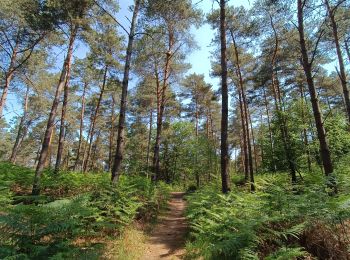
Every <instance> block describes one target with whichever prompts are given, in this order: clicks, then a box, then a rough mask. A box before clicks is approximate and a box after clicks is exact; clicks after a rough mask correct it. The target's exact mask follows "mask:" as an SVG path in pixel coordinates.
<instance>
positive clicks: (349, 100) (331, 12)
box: [324, 0, 350, 122]
mask: <svg viewBox="0 0 350 260" xmlns="http://www.w3.org/2000/svg"><path fill="white" fill-rule="evenodd" d="M324 2H325V5H326V8H327V11H328V16H329V18H330V21H331V25H332V32H333V37H334V44H335V49H336V51H337V56H338V63H339V73H338V75H339V78H340V82H341V85H342V89H343V96H344V101H345V108H346V112H347V115H348V121H349V122H350V96H349V89H348V87H347V79H346V72H345V65H344V59H343V54H342V50H341V46H340V42H339V36H338V25H337V22H336V21H335V11H336V8H331V6H330V5H329V1H328V0H324Z"/></svg>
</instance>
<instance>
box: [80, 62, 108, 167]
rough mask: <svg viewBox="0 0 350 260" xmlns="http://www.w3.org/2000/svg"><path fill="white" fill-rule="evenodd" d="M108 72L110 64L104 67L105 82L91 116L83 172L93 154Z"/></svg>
mask: <svg viewBox="0 0 350 260" xmlns="http://www.w3.org/2000/svg"><path fill="white" fill-rule="evenodd" d="M107 72H108V65H106V66H105V69H104V74H103V82H102V87H101V91H100V95H99V96H98V100H97V104H96V108H95V111H94V114H93V116H92V118H91V119H92V120H91V126H90V127H91V131H90V136H89V146H88V149H87V154H86V159H85V160H84V164H83V172H86V170H87V168H88V165H89V159H90V156H91V149H92V142H93V139H94V135H95V127H96V121H97V117H98V113H99V112H100V106H101V102H102V98H103V94H104V91H105V87H106V82H107Z"/></svg>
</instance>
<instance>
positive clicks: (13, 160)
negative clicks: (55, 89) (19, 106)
mask: <svg viewBox="0 0 350 260" xmlns="http://www.w3.org/2000/svg"><path fill="white" fill-rule="evenodd" d="M28 98H29V85H28V86H27V90H26V94H25V97H24V102H23V115H22V117H21V120H20V122H19V126H18V132H17V137H16V141H15V144H14V146H13V148H12V153H11V157H10V162H11V163H16V159H17V153H18V149H19V148H20V147H21V144H22V141H23V139H24V137H25V136H26V135H27V131H28V127H29V124H30V123H27V126H25V123H26V120H27V114H28Z"/></svg>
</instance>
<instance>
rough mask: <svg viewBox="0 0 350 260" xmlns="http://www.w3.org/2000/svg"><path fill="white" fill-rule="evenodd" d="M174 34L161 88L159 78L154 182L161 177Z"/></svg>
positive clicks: (170, 40) (171, 37)
mask: <svg viewBox="0 0 350 260" xmlns="http://www.w3.org/2000/svg"><path fill="white" fill-rule="evenodd" d="M173 36H174V35H173V33H172V32H171V31H170V32H169V43H168V44H169V46H168V51H167V53H166V60H165V67H164V79H163V83H162V86H161V87H160V86H159V80H158V78H157V132H156V141H155V145H154V156H153V169H154V170H155V176H154V180H158V179H159V177H160V158H159V152H160V141H161V140H160V139H161V136H162V129H163V116H164V110H165V102H166V90H167V88H168V79H169V77H170V60H171V58H172V53H171V51H172V48H173V45H174V37H173ZM156 74H157V75H156V77H158V73H156Z"/></svg>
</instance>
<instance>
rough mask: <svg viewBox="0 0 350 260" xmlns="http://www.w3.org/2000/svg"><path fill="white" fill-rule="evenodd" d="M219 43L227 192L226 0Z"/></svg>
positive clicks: (223, 180) (224, 188)
mask: <svg viewBox="0 0 350 260" xmlns="http://www.w3.org/2000/svg"><path fill="white" fill-rule="evenodd" d="M220 43H221V99H222V106H221V183H222V192H223V193H228V192H229V191H230V187H229V169H228V166H229V154H228V141H227V129H228V84H227V57H226V0H220Z"/></svg>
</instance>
